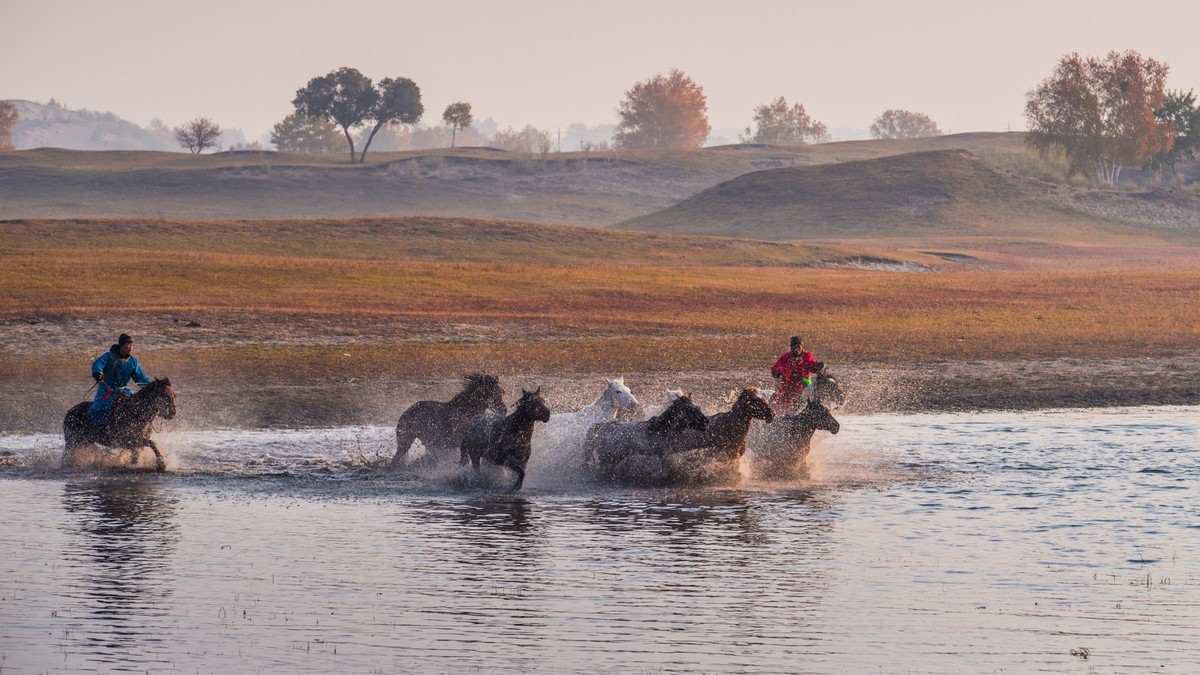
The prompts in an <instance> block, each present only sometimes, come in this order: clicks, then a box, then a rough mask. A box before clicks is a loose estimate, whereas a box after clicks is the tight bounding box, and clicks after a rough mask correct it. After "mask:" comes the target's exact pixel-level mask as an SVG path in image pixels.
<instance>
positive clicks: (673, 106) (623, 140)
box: [615, 69, 712, 149]
mask: <svg viewBox="0 0 1200 675" xmlns="http://www.w3.org/2000/svg"><path fill="white" fill-rule="evenodd" d="M617 116H618V117H620V123H619V124H618V125H617V130H616V137H615V140H616V144H617V147H620V148H677V149H687V148H698V147H700V144H701V143H703V142H704V139H706V138H708V132H709V131H711V129H712V127H710V126H709V124H708V99H707V97H705V95H704V88H703V87H701V86H700V85H698V84H696V81H695V80H693V79H692V78H690V77H688V76H687V75H685V74H684V73H683V72H682V71H680V70H678V69H672V70H671V72H670V73H668V74H667V76H666V77H664V76H662V75H655V76H654V77H652V78H650V79H648V80H646V81H645V82H638V83H637V84H635V85H633V88H632V89H630V90H629V91H627V92H625V100H623V101H621V104H620V106H619V107H618V108H617Z"/></svg>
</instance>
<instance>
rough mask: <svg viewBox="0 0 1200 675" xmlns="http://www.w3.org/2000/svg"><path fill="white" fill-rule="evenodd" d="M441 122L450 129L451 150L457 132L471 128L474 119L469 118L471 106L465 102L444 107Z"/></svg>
mask: <svg viewBox="0 0 1200 675" xmlns="http://www.w3.org/2000/svg"><path fill="white" fill-rule="evenodd" d="M442 121H443V122H445V123H446V125H447V126H449V127H450V147H452V148H453V147H454V139H455V138H456V137H457V136H458V130H459V129H465V128H467V127H469V126H471V123H472V122H474V121H475V118H474V117H472V116H471V104H470V103H467V102H466V101H459V102H457V103H451V104H450V105H448V106H446V112H444V113H442Z"/></svg>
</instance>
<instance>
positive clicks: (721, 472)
mask: <svg viewBox="0 0 1200 675" xmlns="http://www.w3.org/2000/svg"><path fill="white" fill-rule="evenodd" d="M756 419H757V420H763V421H764V422H766V423H768V424H770V423H771V421H772V420H774V419H775V411H773V410H771V404H770V403H767V400H766V399H764V398H763V397H762V395H761V394H760V393H759V391H758V389H757V388H754V387H747V388H746V389H743V390H742V392H741V393H740V394H738V397H737V400H736V401H734V403H733V406H732V407H731V408H730V409H729V410H728V411H727V412H721V413H717V414H715V415H712V416H710V417H709V418H708V428H706V429H705V430H703V431H697V430H695V429H685V430H684V431H682V432H680V434H679V436H678V437H677V438H676V441H675V443H674V446H673V447H672V448H671V454H669V455H668V456H667V457H666V464H667V467H666V469H667V471H666V475H667V476H668V479H669V481H670V482H671V483H672V484H676V485H678V484H698V483H711V482H715V481H722V480H730V479H734V478H736V476H737V475H738V473H739V468H738V465H739V464H740V461H741V459H742V455H743V454H745V452H746V436H747V435H748V434H749V433H750V424H751V423H752V422H753V421H754V420H756Z"/></svg>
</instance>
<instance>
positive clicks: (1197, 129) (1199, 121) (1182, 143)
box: [1145, 90, 1200, 174]
mask: <svg viewBox="0 0 1200 675" xmlns="http://www.w3.org/2000/svg"><path fill="white" fill-rule="evenodd" d="M1154 116H1155V117H1157V118H1158V119H1159V120H1160V121H1162V122H1163V123H1165V124H1171V125H1174V128H1175V139H1174V142H1173V143H1172V144H1171V147H1170V148H1168V149H1167V150H1165V151H1163V152H1159V153H1158V154H1156V155H1154V156H1152V157H1151V158H1150V159H1149V160H1147V161H1146V162H1145V164H1146V167H1147V168H1149V169H1153V170H1155V171H1162V170H1163V169H1170V170H1171V173H1172V174H1174V173H1175V164H1176V162H1178V161H1179V160H1181V159H1194V158H1195V157H1196V148H1197V147H1200V107H1197V106H1196V93H1195V92H1193V91H1188V92H1187V93H1186V94H1185V93H1183V91H1182V90H1180V91H1169V92H1167V94H1166V96H1164V97H1163V104H1162V107H1160V108H1159V109H1158V110H1156V111H1154Z"/></svg>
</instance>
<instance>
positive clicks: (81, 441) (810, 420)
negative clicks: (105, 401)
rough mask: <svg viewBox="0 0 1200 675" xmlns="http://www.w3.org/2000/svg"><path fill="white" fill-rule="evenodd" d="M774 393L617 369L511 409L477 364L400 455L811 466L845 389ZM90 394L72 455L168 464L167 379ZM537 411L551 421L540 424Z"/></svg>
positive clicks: (406, 422)
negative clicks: (727, 391) (779, 396)
mask: <svg viewBox="0 0 1200 675" xmlns="http://www.w3.org/2000/svg"><path fill="white" fill-rule="evenodd" d="M764 393H765V392H760V391H759V390H758V389H756V388H754V387H747V388H745V389H743V390H742V391H741V392H739V393H738V394H737V396H736V398H735V400H734V401H733V403H732V404H731V406H730V408H729V410H727V411H724V412H719V413H716V414H714V415H711V416H710V415H705V414H704V412H703V411H702V410H701V409H700V408H699V406H697V405H696V404H695V403H694V402H693V401H692V399H691V397H690V396H689V395H687V394H685V393H684V392H682V391H679V390H672V391H669V392H668V401H667V402H666V403H665V404H664V405H662V406H660V407H655V408H643V407H642V406H641V404H640V403H639V402H638V400H637V398H636V397H634V395H633V393H632V392H631V391H630V390H629V388H628V387H627V386H625V383H624V381H623V379H621V378H617V379H610V380H607V381H606V385H605V388H604V390H603V392H602V393H601V394H600V396H599V397H598V398H597V399H596V401H595V402H594V403H592V404H590V405H588V406H585V407H584V408H582V409H580V410H577V411H573V412H559V413H554V414H553V415H551V411H550V407H549V406H548V405H546V402H545V400H543V399H542V396H541V388H540V387H539V388H538V389H535V390H534V391H525V390H522V392H521V398H520V399H519V400H518V401H517V402H516V404H515V405H514V406H513V408H512V410H511V412H510V411H509V409H508V406H507V405H506V404H505V402H504V389H503V388H502V387H501V386H500V380H499V378H497V377H496V376H494V375H486V374H479V373H476V374H470V375H466V376H464V377H463V379H462V390H461V391H460V392H459V393H458V394H456V395H455V396H454V397H453V398H451V399H450V400H449V401H444V402H443V401H418V402H416V403H414V404H412V405H411V406H409V408H408V409H407V410H405V411H404V413H403V414H401V415H400V419H399V421H398V422H397V424H396V454H395V456H393V457H392V459H391V462H390V467H391V468H393V469H397V468H400V467H405V466H409V465H411V464H415V463H416V462H424V463H430V462H441V461H449V460H450V459H451V458H452V457H453V456H454V454H455V453H457V456H458V462H459V463H460V464H466V463H467V462H470V463H471V464H472V465H473V466H474V467H475V468H476V469H478V468H479V467H480V465H481V462H482V461H483V460H487V461H488V462H490V463H491V464H494V465H496V466H500V467H504V468H506V469H508V470H509V471H511V472H512V473H514V474H515V475H516V482H515V484H514V485H513V486H512V490H519V489H520V488H521V486H522V485H523V483H524V480H525V474H526V470H527V467H528V465H529V462H530V459H531V457H533V456H534V454H535V453H543V454H551V451H552V450H553V451H554V452H553V454H554V455H555V456H558V457H567V458H569V459H568V461H570V462H572V463H574V464H575V465H576V466H577V467H578V468H580V469H582V471H583V472H584V473H585V474H586V475H587V476H589V477H590V478H591V479H593V480H596V481H601V482H611V483H617V484H624V485H636V486H681V485H701V484H718V483H729V482H736V480H737V479H738V477H739V476H740V475H741V474H742V472H743V469H744V468H748V469H749V471H750V473H751V475H753V476H755V477H758V478H763V479H788V478H795V477H797V476H799V475H803V473H804V472H805V471H806V468H805V467H806V462H807V458H808V451H809V447H810V444H811V440H812V437H813V434H814V433H816V432H817V431H828V432H830V433H833V434H836V433H838V431H839V430H840V428H841V425H840V424H839V423H838V421H837V419H835V418H834V416H833V414H832V412H830V409H829V407H827V405H826V403H827V402H828V403H829V404H831V405H834V406H837V405H840V404H841V403H842V402H843V401H844V400H845V396H844V394H843V393H842V390H841V388H840V386H839V385H838V382H837V380H836V379H834V377H833V376H832V375H830V374H828V373H820V374H818V375H817V376H816V379H815V380H814V384H813V387H812V395H811V397H810V398H809V399H808V401H807V403H806V404H805V405H804V406H803V407H802V408H800V409H799V410H795V411H787V412H785V413H783V414H777V413H776V411H775V410H773V409H772V408H771V405H770V404H769V403H768V402H767V398H766V397H765V396H764ZM88 405H89V404H88V403H80V404H79V405H76V406H75V407H73V408H71V410H70V411H68V412H67V415H66V418H65V419H64V420H63V438H64V440H65V441H66V452H65V454H64V462H68V463H69V462H70V461H71V457H72V454H73V453H75V452H76V451H78V450H79V449H80V448H82V447H84V446H89V445H99V446H104V447H107V448H111V449H118V450H128V451H129V452H130V461H131V463H133V464H136V463H137V461H138V455H139V452H140V451H141V449H143V448H150V449H151V450H152V451H153V452H154V456H155V460H156V461H155V467H156V469H157V470H158V471H160V472H161V471H164V470H165V469H166V463H165V461H164V460H163V456H162V453H161V452H160V451H159V449H158V447H157V446H156V445H155V443H154V441H153V440H151V439H150V432H151V428H152V424H153V422H154V420H155V419H156V418H158V417H162V418H165V419H171V418H172V417H174V416H175V414H176V407H175V392H174V390H173V389H172V387H171V382H170V380H169V379H165V378H164V379H157V378H156V379H155V380H154V381H153V382H151V383H150V384H149V385H147V386H145V387H143V388H142V389H141V390H139V391H138V392H136V393H135V394H133V395H132V396H130V397H129V398H128V399H127V400H125V401H124V402H123V403H122V404H121V405H120V406H118V407H117V408H116V409H114V411H113V413H112V415H111V419H110V420H109V423H108V425H107V426H105V427H103V428H96V427H93V426H92V425H91V423H90V421H89V420H88V414H87V411H88ZM756 420H758V421H760V422H762V424H755V421H756ZM538 423H541V424H542V426H543V427H544V428H542V429H535V426H536V425H537V424H538ZM535 431H536V432H537V433H535ZM416 441H420V443H421V445H422V446H423V447H424V448H425V453H424V454H423V455H421V457H420V458H414V453H412V452H411V451H412V448H413V446H414V443H415V442H416ZM743 459H745V460H746V461H745V462H743ZM743 464H744V465H745V467H743Z"/></svg>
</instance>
